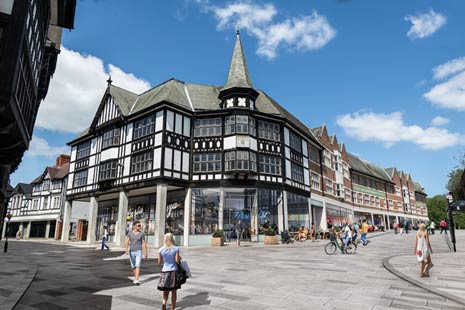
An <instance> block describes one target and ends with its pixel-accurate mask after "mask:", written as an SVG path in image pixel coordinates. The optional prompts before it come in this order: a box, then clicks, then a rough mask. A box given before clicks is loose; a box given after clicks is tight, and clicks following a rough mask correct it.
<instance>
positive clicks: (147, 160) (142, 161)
mask: <svg viewBox="0 0 465 310" xmlns="http://www.w3.org/2000/svg"><path fill="white" fill-rule="evenodd" d="M152 162H153V151H152V150H150V151H148V152H144V153H140V154H137V155H133V156H132V158H131V174H133V173H140V172H144V171H148V170H152Z"/></svg>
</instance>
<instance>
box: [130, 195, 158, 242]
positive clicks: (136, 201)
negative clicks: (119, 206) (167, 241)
mask: <svg viewBox="0 0 465 310" xmlns="http://www.w3.org/2000/svg"><path fill="white" fill-rule="evenodd" d="M128 216H129V217H130V218H131V221H130V222H131V223H132V222H134V221H140V222H141V224H142V231H143V232H144V233H145V235H146V238H147V237H148V236H153V235H154V234H155V195H145V196H136V197H130V198H129V201H128ZM131 225H132V224H130V225H129V226H130V227H128V229H132V226H131ZM146 241H147V240H146Z"/></svg>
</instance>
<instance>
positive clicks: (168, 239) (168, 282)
mask: <svg viewBox="0 0 465 310" xmlns="http://www.w3.org/2000/svg"><path fill="white" fill-rule="evenodd" d="M180 261H181V256H179V248H178V247H177V246H175V245H174V239H173V234H171V233H167V234H165V236H164V237H163V247H161V248H160V249H159V250H158V265H159V266H160V265H163V267H162V269H161V274H160V280H159V282H158V289H159V290H160V291H163V295H162V309H163V310H166V303H167V302H168V297H169V294H170V292H171V309H172V310H174V309H175V308H176V299H177V290H178V289H180V288H181V285H180V284H179V283H177V281H176V271H177V270H178V264H179V262H180Z"/></svg>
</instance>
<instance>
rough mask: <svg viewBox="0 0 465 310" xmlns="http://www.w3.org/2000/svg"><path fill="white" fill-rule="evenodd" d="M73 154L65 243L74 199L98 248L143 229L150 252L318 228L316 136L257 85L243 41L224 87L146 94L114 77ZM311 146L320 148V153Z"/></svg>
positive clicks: (164, 87)
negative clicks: (134, 227)
mask: <svg viewBox="0 0 465 310" xmlns="http://www.w3.org/2000/svg"><path fill="white" fill-rule="evenodd" d="M69 145H70V146H71V147H72V151H71V163H70V173H69V179H68V187H67V202H66V206H65V213H64V230H63V237H62V240H63V241H67V240H68V238H69V236H68V235H67V231H68V230H69V229H68V228H69V220H70V215H71V212H72V208H73V203H75V202H76V201H88V202H90V211H89V225H88V227H89V229H88V234H87V241H88V242H89V243H91V242H94V241H96V240H99V239H101V236H102V233H103V226H104V225H107V226H108V227H109V232H110V241H113V242H115V243H116V244H117V245H122V244H123V242H124V238H125V233H126V231H127V230H128V229H129V228H130V227H129V225H130V223H131V222H132V221H133V220H136V219H138V220H140V221H141V222H142V224H143V227H144V231H145V232H146V234H147V235H148V236H149V237H148V238H149V243H152V244H154V245H155V246H160V245H161V243H162V238H163V235H164V233H165V232H172V233H173V234H174V235H175V237H176V239H177V242H178V244H181V245H185V246H188V245H201V244H209V243H210V238H211V234H212V232H213V231H214V230H215V229H217V228H220V229H224V230H225V233H226V240H227V241H228V240H231V239H235V238H237V235H236V232H235V231H236V228H238V227H239V228H240V231H241V234H242V238H244V239H250V240H251V241H261V240H262V239H263V229H264V228H267V227H275V228H276V230H277V231H282V230H285V229H288V228H290V227H291V226H294V227H299V226H301V225H304V226H306V227H309V226H310V222H311V218H310V214H311V213H310V175H309V160H308V158H309V155H310V154H309V150H310V149H318V150H321V145H320V144H319V142H318V141H317V140H316V139H315V137H314V136H313V134H312V133H311V132H310V130H308V128H307V127H306V126H305V125H303V124H302V123H301V122H300V121H298V120H297V119H296V118H295V117H294V116H292V115H291V114H290V113H289V112H287V111H286V110H285V109H284V108H283V107H281V106H280V105H279V104H278V103H277V102H275V101H274V100H273V99H272V98H270V97H269V96H268V95H267V94H265V93H264V92H262V91H260V90H257V89H254V88H253V87H252V83H251V82H250V77H249V72H248V69H247V65H246V61H245V57H244V54H243V50H242V46H241V41H240V35H239V33H237V37H236V43H235V47H234V51H233V56H232V60H231V65H230V68H229V75H228V79H227V82H226V85H224V86H223V87H218V86H210V85H200V84H190V83H184V82H182V81H179V80H175V79H171V80H168V81H166V82H164V83H163V84H160V85H158V86H156V87H154V88H152V89H150V90H148V91H147V92H145V93H142V94H140V95H136V94H133V93H131V92H129V91H126V90H124V89H121V88H119V87H116V86H114V85H112V81H111V79H109V81H108V87H107V89H106V91H105V94H104V96H103V98H102V101H101V103H100V106H99V108H98V110H97V113H96V115H95V118H94V120H93V122H92V124H91V126H90V127H89V128H88V129H87V130H86V131H85V132H83V133H82V134H81V135H80V136H79V137H77V138H76V139H75V140H73V141H71V142H70V143H69ZM310 145H312V146H313V147H312V148H310Z"/></svg>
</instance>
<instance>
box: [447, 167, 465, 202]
mask: <svg viewBox="0 0 465 310" xmlns="http://www.w3.org/2000/svg"><path fill="white" fill-rule="evenodd" d="M462 174H463V169H460V168H456V169H454V170H452V171H451V172H449V175H448V177H449V181H448V182H447V190H448V191H449V192H452V196H454V200H458V199H459V197H460V180H461V179H462Z"/></svg>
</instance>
